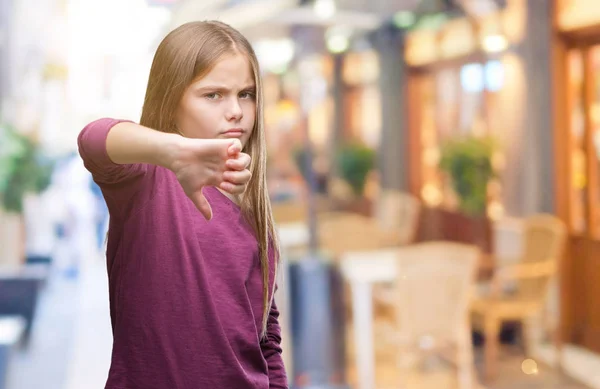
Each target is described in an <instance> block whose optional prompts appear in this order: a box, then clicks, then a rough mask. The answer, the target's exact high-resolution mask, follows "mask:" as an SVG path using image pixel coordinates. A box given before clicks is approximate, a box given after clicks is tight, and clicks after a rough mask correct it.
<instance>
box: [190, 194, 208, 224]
mask: <svg viewBox="0 0 600 389" xmlns="http://www.w3.org/2000/svg"><path fill="white" fill-rule="evenodd" d="M191 199H192V201H193V202H194V205H195V206H196V208H198V211H200V213H201V214H202V215H203V216H204V218H205V219H206V220H210V219H212V208H211V207H210V204H209V203H208V200H206V197H204V195H203V194H202V192H201V191H198V192H196V193H194V194H193V195H192V196H191Z"/></svg>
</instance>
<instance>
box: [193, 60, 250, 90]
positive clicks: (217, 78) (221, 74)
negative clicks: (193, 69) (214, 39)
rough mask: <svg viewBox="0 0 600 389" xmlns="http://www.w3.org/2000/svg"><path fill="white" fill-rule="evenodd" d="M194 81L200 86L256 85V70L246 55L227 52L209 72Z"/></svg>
mask: <svg viewBox="0 0 600 389" xmlns="http://www.w3.org/2000/svg"><path fill="white" fill-rule="evenodd" d="M194 83H195V84H197V85H200V86H201V85H208V84H218V85H226V86H240V87H248V86H253V85H254V72H253V71H252V65H251V64H250V61H249V60H248V58H247V57H246V56H245V55H242V54H226V55H224V56H223V57H221V58H220V59H219V60H218V61H217V62H216V63H215V65H214V66H213V67H212V69H210V71H209V72H208V73H207V74H205V75H204V76H203V77H201V78H198V79H196V80H195V82H194Z"/></svg>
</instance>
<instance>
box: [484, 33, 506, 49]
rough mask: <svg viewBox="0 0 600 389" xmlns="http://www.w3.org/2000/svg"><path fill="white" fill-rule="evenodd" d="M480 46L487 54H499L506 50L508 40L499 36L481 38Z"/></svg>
mask: <svg viewBox="0 0 600 389" xmlns="http://www.w3.org/2000/svg"><path fill="white" fill-rule="evenodd" d="M482 45H483V49H484V50H485V51H486V52H488V53H499V52H501V51H504V50H506V48H507V47H508V40H507V39H506V37H505V36H504V35H501V34H494V35H488V36H486V37H485V38H483V42H482Z"/></svg>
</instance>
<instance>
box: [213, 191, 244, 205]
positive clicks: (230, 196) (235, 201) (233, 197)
mask: <svg viewBox="0 0 600 389" xmlns="http://www.w3.org/2000/svg"><path fill="white" fill-rule="evenodd" d="M217 190H218V191H219V192H221V193H223V195H224V196H225V197H227V198H229V199H230V200H231V201H233V202H234V203H236V204H237V205H240V196H238V195H233V194H231V193H229V192H225V191H224V190H222V189H221V188H217Z"/></svg>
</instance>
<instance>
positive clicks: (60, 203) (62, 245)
mask: <svg viewBox="0 0 600 389" xmlns="http://www.w3.org/2000/svg"><path fill="white" fill-rule="evenodd" d="M91 179H92V178H91V175H90V173H89V172H88V171H87V170H86V169H85V167H84V165H83V163H82V161H81V158H79V157H78V156H77V153H73V154H71V155H68V156H66V157H65V159H64V161H62V163H60V164H59V165H58V166H57V168H56V170H55V172H54V174H53V178H52V183H51V185H50V187H49V192H50V195H49V196H50V197H51V199H52V201H51V204H52V205H49V204H46V205H45V206H47V207H49V208H50V209H49V210H47V211H50V212H51V213H52V214H53V219H54V223H55V225H56V230H57V232H56V234H55V236H56V237H57V242H56V243H57V244H56V247H55V251H54V253H55V254H54V258H53V261H55V267H56V269H57V270H58V271H59V272H60V273H61V274H63V275H64V276H66V277H67V278H73V279H74V278H76V277H77V276H78V274H79V271H80V266H81V261H82V260H84V259H86V258H89V257H90V256H95V255H97V250H94V247H95V244H94V243H95V239H94V236H95V235H94V215H95V209H94V197H93V194H92V192H91V190H90V181H91Z"/></svg>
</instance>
